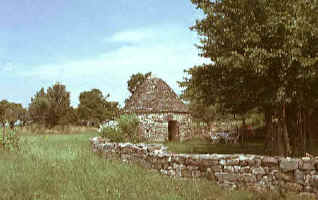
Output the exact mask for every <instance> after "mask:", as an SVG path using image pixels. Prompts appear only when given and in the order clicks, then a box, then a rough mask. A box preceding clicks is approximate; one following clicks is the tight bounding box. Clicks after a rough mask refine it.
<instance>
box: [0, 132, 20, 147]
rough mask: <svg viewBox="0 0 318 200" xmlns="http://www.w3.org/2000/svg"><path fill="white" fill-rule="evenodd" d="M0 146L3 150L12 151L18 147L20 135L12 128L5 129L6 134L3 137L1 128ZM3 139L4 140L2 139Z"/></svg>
mask: <svg viewBox="0 0 318 200" xmlns="http://www.w3.org/2000/svg"><path fill="white" fill-rule="evenodd" d="M0 132H1V133H0V146H1V148H3V149H4V150H7V151H14V150H19V149H20V137H19V135H18V134H17V133H16V131H15V130H14V129H13V130H12V129H6V135H5V137H4V138H3V130H2V129H0ZM3 139H4V140H3Z"/></svg>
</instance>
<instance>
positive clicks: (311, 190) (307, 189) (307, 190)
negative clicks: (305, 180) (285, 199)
mask: <svg viewBox="0 0 318 200" xmlns="http://www.w3.org/2000/svg"><path fill="white" fill-rule="evenodd" d="M304 192H313V188H312V187H311V186H309V185H306V186H305V187H304Z"/></svg>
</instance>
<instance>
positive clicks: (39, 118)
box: [29, 83, 71, 128]
mask: <svg viewBox="0 0 318 200" xmlns="http://www.w3.org/2000/svg"><path fill="white" fill-rule="evenodd" d="M70 109H71V106H70V93H69V92H68V91H66V87H65V85H63V84H60V83H56V84H54V85H53V86H52V87H49V88H48V89H47V91H46V92H45V91H44V88H41V90H40V91H38V92H37V93H36V94H35V96H34V97H33V98H31V103H30V105H29V112H30V117H31V119H32V120H33V122H37V123H42V124H45V125H46V126H47V127H49V128H52V127H54V126H56V125H59V124H62V125H64V123H65V120H64V119H65V116H66V115H67V114H68V112H69V111H70Z"/></svg>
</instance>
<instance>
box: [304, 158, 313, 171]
mask: <svg viewBox="0 0 318 200" xmlns="http://www.w3.org/2000/svg"><path fill="white" fill-rule="evenodd" d="M314 164H315V163H314V161H312V160H309V161H303V164H302V166H301V169H303V170H313V169H315V165H314Z"/></svg>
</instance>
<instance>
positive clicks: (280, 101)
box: [190, 0, 318, 155]
mask: <svg viewBox="0 0 318 200" xmlns="http://www.w3.org/2000/svg"><path fill="white" fill-rule="evenodd" d="M192 3H193V4H195V5H196V6H197V8H199V9H202V11H203V12H204V13H205V18H203V19H201V20H197V22H196V24H195V25H194V26H193V27H191V29H192V30H195V31H197V33H198V34H199V35H200V36H201V41H200V42H201V45H198V48H199V50H200V55H201V56H203V57H205V58H209V59H210V60H211V61H212V64H203V65H201V66H197V68H199V69H200V70H198V71H199V72H200V73H192V74H191V72H190V74H191V75H192V77H191V78H190V79H197V78H198V77H200V81H201V82H202V83H198V84H197V82H195V83H196V84H197V85H196V86H197V89H199V90H198V94H196V95H198V96H199V97H200V98H201V99H203V101H204V103H205V104H207V105H212V104H214V103H218V104H219V105H222V108H223V110H225V111H226V112H230V113H242V114H244V113H246V112H248V111H249V110H251V109H255V108H258V109H259V110H262V111H263V112H264V113H265V116H266V117H265V118H266V127H267V130H268V132H269V133H273V131H274V130H278V131H276V132H275V133H276V134H268V135H270V137H268V139H267V141H269V140H271V141H274V142H276V144H273V145H272V149H271V152H272V153H274V154H281V155H301V154H304V153H305V151H306V150H307V149H306V148H307V141H308V140H307V138H309V135H310V130H309V128H308V127H309V125H310V118H311V117H310V116H311V115H312V113H313V110H314V109H317V106H316V105H317V99H318V94H317V91H318V88H317V87H318V67H317V65H318V34H317V33H318V12H317V9H318V1H317V0H313V1H303V0H295V1H288V0H284V1H275V0H242V1H240V2H239V3H238V1H235V0H219V1H213V2H212V1H209V0H192ZM211 89H213V91H211ZM274 126H276V127H277V128H274ZM274 137H275V138H274ZM274 147H278V148H277V149H275V148H274Z"/></svg>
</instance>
